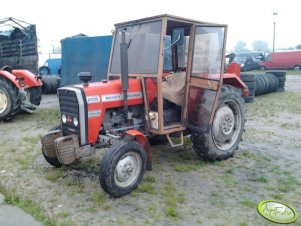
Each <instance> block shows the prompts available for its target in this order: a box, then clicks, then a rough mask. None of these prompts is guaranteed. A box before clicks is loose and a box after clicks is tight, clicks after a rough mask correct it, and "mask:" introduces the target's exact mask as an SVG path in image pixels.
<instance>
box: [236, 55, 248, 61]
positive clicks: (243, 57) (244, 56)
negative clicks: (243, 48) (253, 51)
mask: <svg viewBox="0 0 301 226" xmlns="http://www.w3.org/2000/svg"><path fill="white" fill-rule="evenodd" d="M246 59H247V56H246V55H243V56H236V57H235V58H234V60H233V61H234V62H245V61H246Z"/></svg>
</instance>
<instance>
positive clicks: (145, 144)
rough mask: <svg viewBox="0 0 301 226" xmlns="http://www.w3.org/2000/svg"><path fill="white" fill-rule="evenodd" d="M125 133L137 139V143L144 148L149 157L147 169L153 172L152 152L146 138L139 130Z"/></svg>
mask: <svg viewBox="0 0 301 226" xmlns="http://www.w3.org/2000/svg"><path fill="white" fill-rule="evenodd" d="M125 133H126V134H128V135H130V136H133V137H135V138H136V141H137V142H138V143H139V144H140V145H141V146H142V147H143V149H144V151H145V153H146V156H147V162H146V169H147V170H152V151H151V148H150V145H149V143H148V139H147V138H146V136H145V135H144V134H143V133H141V132H139V131H137V130H128V131H126V132H125Z"/></svg>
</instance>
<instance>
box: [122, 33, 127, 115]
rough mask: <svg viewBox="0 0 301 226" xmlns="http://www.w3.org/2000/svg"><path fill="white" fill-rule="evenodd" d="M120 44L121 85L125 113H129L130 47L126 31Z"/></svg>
mask: <svg viewBox="0 0 301 226" xmlns="http://www.w3.org/2000/svg"><path fill="white" fill-rule="evenodd" d="M121 32H122V33H121V43H120V64H121V84H122V91H123V99H124V111H125V112H127V111H128V88H129V70H128V45H127V43H126V41H125V29H124V30H122V31H121Z"/></svg>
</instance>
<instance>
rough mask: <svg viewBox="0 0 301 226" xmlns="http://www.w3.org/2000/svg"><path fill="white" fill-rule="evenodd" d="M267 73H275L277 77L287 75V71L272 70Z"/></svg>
mask: <svg viewBox="0 0 301 226" xmlns="http://www.w3.org/2000/svg"><path fill="white" fill-rule="evenodd" d="M266 73H270V74H274V75H275V76H276V77H277V78H279V77H285V76H286V71H277V70H270V71H267V72H266Z"/></svg>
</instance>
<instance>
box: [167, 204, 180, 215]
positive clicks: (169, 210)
mask: <svg viewBox="0 0 301 226" xmlns="http://www.w3.org/2000/svg"><path fill="white" fill-rule="evenodd" d="M166 214H167V216H169V217H172V218H178V217H179V213H178V211H177V210H176V209H175V208H174V207H167V208H166Z"/></svg>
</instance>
